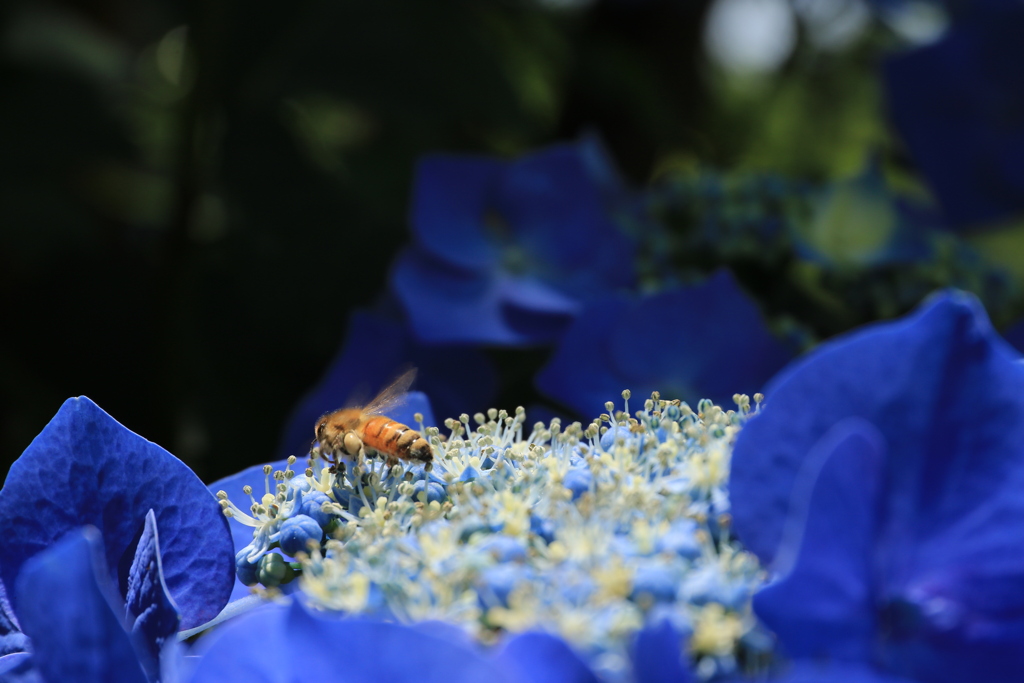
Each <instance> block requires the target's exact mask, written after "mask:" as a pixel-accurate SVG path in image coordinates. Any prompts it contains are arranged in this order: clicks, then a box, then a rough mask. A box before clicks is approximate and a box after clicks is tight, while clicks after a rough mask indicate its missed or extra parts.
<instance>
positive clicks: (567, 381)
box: [536, 270, 792, 415]
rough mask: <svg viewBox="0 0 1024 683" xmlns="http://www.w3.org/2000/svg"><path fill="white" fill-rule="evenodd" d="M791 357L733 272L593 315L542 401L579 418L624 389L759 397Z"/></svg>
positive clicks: (563, 350)
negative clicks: (756, 394) (559, 405)
mask: <svg viewBox="0 0 1024 683" xmlns="http://www.w3.org/2000/svg"><path fill="white" fill-rule="evenodd" d="M791 358H792V353H791V352H790V351H789V350H788V349H786V347H785V346H784V345H783V344H782V343H781V342H780V341H778V340H777V339H776V338H775V337H774V336H773V335H772V334H771V333H770V332H769V331H768V329H767V328H766V327H765V324H764V320H763V319H762V317H761V314H760V312H759V311H758V309H757V307H756V305H755V304H754V303H753V302H752V301H751V300H750V299H749V298H748V297H747V296H746V295H745V294H744V293H743V292H742V290H740V289H739V287H738V285H737V284H736V281H735V279H734V278H733V277H732V275H731V274H730V273H729V272H728V271H726V270H720V271H718V272H717V273H715V274H714V275H713V276H712V277H711V278H709V279H708V281H707V282H705V283H704V284H702V285H699V286H695V287H687V288H680V289H676V290H671V291H667V292H663V293H660V294H655V295H651V296H647V297H644V298H642V299H639V300H628V299H625V298H614V299H610V300H607V301H604V302H601V303H600V304H596V305H593V306H591V307H588V308H587V310H586V311H585V312H584V313H583V314H582V315H581V316H580V317H579V318H577V319H576V320H575V321H574V322H573V325H572V326H571V327H570V328H569V330H568V331H567V332H566V334H565V336H564V337H563V338H562V340H561V343H560V344H559V347H558V349H557V350H556V351H555V354H554V356H553V357H552V359H551V361H550V362H549V363H548V364H547V366H545V367H544V369H543V370H541V372H540V374H538V376H537V380H536V381H537V387H538V388H539V389H540V390H541V392H543V393H544V394H546V395H548V396H550V397H551V398H554V399H556V400H558V401H560V402H561V403H564V404H565V405H567V406H569V407H571V408H573V409H574V410H576V411H577V412H578V413H579V414H581V415H596V414H599V413H601V412H603V411H604V403H605V402H606V401H609V400H614V399H616V398H617V397H618V396H619V394H620V393H621V392H622V390H623V389H629V390H631V391H632V392H633V395H634V396H637V397H638V398H640V399H641V401H642V400H643V398H646V397H647V396H649V395H650V393H651V391H654V390H658V391H660V392H661V394H662V396H664V397H666V398H682V399H684V400H687V401H696V400H698V399H701V398H710V399H712V400H713V401H716V402H718V403H721V404H725V405H727V404H729V403H731V401H732V396H733V394H736V393H753V392H755V391H757V390H758V389H760V388H761V386H762V385H763V383H764V382H766V381H767V380H768V379H769V378H770V377H771V376H772V375H773V374H774V373H775V372H777V371H778V370H779V369H780V368H781V367H782V366H783V365H784V364H785V363H786V362H788V361H789V360H790V359H791Z"/></svg>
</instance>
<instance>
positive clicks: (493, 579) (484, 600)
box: [477, 563, 530, 610]
mask: <svg viewBox="0 0 1024 683" xmlns="http://www.w3.org/2000/svg"><path fill="white" fill-rule="evenodd" d="M529 577H530V572H528V571H527V570H525V569H524V568H523V566H522V565H519V564H514V563H513V564H497V565H494V566H493V567H488V568H487V569H485V570H484V571H483V572H481V574H480V580H479V582H478V584H477V598H478V602H479V603H480V607H481V608H483V609H485V610H486V609H488V608H491V607H497V606H501V607H508V596H509V593H511V592H512V590H513V589H514V588H515V587H516V586H517V585H519V582H520V581H525V580H527V579H528V578H529Z"/></svg>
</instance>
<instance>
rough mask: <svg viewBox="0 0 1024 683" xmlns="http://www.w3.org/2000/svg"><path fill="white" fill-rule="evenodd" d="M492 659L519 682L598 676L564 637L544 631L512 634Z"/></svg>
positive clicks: (584, 681)
mask: <svg viewBox="0 0 1024 683" xmlns="http://www.w3.org/2000/svg"><path fill="white" fill-rule="evenodd" d="M494 661H495V663H496V664H497V665H498V666H499V667H500V668H501V669H502V670H503V671H507V672H508V673H509V675H510V677H511V678H513V679H515V680H517V681H519V682H520V683H598V678H597V676H596V675H594V672H593V671H591V670H590V667H588V666H587V665H586V664H585V663H584V662H583V660H582V659H580V657H579V655H577V654H576V653H575V652H573V651H572V649H571V648H570V647H569V646H568V645H566V643H565V641H564V640H562V639H561V638H557V637H555V636H552V635H548V634H547V633H540V632H530V633H521V634H519V635H516V636H513V637H512V638H510V639H509V640H507V641H506V642H505V645H504V646H503V647H502V648H501V650H500V651H499V652H498V653H497V654H496V655H495V656H494Z"/></svg>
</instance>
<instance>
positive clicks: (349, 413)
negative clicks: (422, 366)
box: [314, 368, 434, 467]
mask: <svg viewBox="0 0 1024 683" xmlns="http://www.w3.org/2000/svg"><path fill="white" fill-rule="evenodd" d="M415 379H416V370H415V368H414V369H412V370H409V371H407V372H405V373H403V374H402V375H401V376H399V377H398V379H396V380H395V381H394V382H392V383H391V384H390V385H388V386H387V387H385V388H384V389H383V390H382V391H381V392H380V393H379V394H377V397H376V398H374V399H373V400H372V401H370V402H369V403H368V404H367V405H365V406H352V407H348V408H340V409H338V410H335V411H334V412H331V413H325V414H324V415H321V416H320V418H319V419H318V420H317V421H316V425H314V429H315V431H316V440H315V443H319V444H320V452H321V453H323V454H324V455H326V456H327V457H328V459H329V461H330V462H331V463H332V464H334V465H336V464H337V459H336V458H337V455H338V454H339V453H346V454H348V455H351V456H355V455H358V454H359V452H360V450H361V449H362V448H363V446H366V447H368V448H371V449H373V450H375V451H377V453H379V454H380V455H382V456H383V457H384V458H385V459H386V462H387V465H388V467H391V466H393V465H395V464H397V463H398V461H399V460H418V461H420V462H430V461H431V460H433V459H434V456H433V453H431V451H430V444H428V443H427V441H426V439H424V438H423V437H422V436H420V433H419V432H418V431H416V430H415V429H412V428H411V427H409V426H407V425H404V424H402V423H401V422H395V421H394V420H392V419H391V418H389V417H387V416H385V415H382V414H381V413H384V412H386V411H387V410H389V409H392V408H394V407H395V406H398V405H401V403H402V402H403V401H404V400H405V392H406V391H407V390H408V389H409V387H410V386H411V385H412V383H413V380H415Z"/></svg>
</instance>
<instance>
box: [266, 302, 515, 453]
mask: <svg viewBox="0 0 1024 683" xmlns="http://www.w3.org/2000/svg"><path fill="white" fill-rule="evenodd" d="M410 365H411V366H412V367H415V368H417V370H418V372H417V379H416V384H415V385H414V386H415V387H416V389H418V390H419V391H422V392H423V393H424V394H426V395H427V396H429V397H430V405H425V403H424V401H425V399H424V398H423V396H422V395H420V394H418V392H410V396H411V399H410V400H409V401H407V402H406V404H405V405H402V406H399V407H398V410H397V411H396V412H395V414H393V415H389V417H392V418H393V419H396V420H398V421H399V422H404V423H405V424H408V425H410V426H412V427H415V426H416V422H415V421H414V420H413V413H415V412H422V413H423V415H424V423H425V424H426V426H428V427H431V426H435V425H436V422H435V421H434V417H433V416H434V413H433V412H432V411H431V410H430V408H431V406H433V408H434V409H435V410H436V411H437V414H438V415H440V416H441V418H442V419H444V418H445V417H449V416H453V415H459V414H461V413H474V412H477V411H478V410H481V409H483V408H486V407H488V406H489V405H490V402H491V400H492V399H493V397H494V394H495V392H496V391H497V376H496V374H495V371H494V368H493V366H492V365H491V363H490V361H489V360H488V359H487V357H486V356H485V355H484V353H483V352H482V351H480V350H479V349H471V348H466V347H460V346H427V345H423V344H419V343H417V342H416V341H415V340H414V339H413V337H412V334H411V332H410V330H409V329H408V326H407V325H406V324H405V323H404V322H402V321H400V320H399V319H397V318H395V317H391V316H388V315H387V314H386V313H383V312H376V311H368V310H357V311H355V312H353V313H352V316H351V318H350V319H349V324H348V333H347V336H346V339H345V344H344V345H343V346H342V348H341V350H340V351H339V352H338V355H337V356H336V357H335V358H334V360H332V361H331V365H330V366H329V367H328V368H327V371H326V372H325V373H324V376H323V378H322V379H321V380H320V382H319V383H318V384H317V385H316V386H315V387H314V388H313V389H312V390H311V391H310V392H309V393H308V394H306V396H304V397H303V398H302V400H301V401H300V402H299V404H298V405H297V406H296V407H295V409H294V410H293V411H292V414H291V415H290V416H289V418H288V422H287V423H286V425H285V428H284V431H283V434H282V438H281V445H280V448H279V449H278V453H279V454H280V456H281V457H282V458H285V457H287V456H289V455H295V456H297V457H300V458H301V457H303V456H304V455H305V454H306V453H308V452H309V447H310V442H311V441H312V439H313V423H314V422H315V421H316V419H317V418H318V417H320V416H321V415H323V414H324V413H325V412H327V411H329V410H335V409H337V408H340V407H342V405H344V404H345V403H346V402H348V401H350V400H352V399H353V398H366V399H369V398H371V397H370V396H369V392H372V391H376V390H377V389H380V388H381V387H383V386H385V385H386V384H387V383H388V382H390V381H391V380H393V379H394V378H395V377H396V376H397V375H398V374H399V372H400V371H401V370H403V369H404V368H405V367H408V366H410ZM359 392H363V393H364V394H367V395H366V396H363V397H359V396H358V394H359ZM280 469H283V467H282V468H280Z"/></svg>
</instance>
